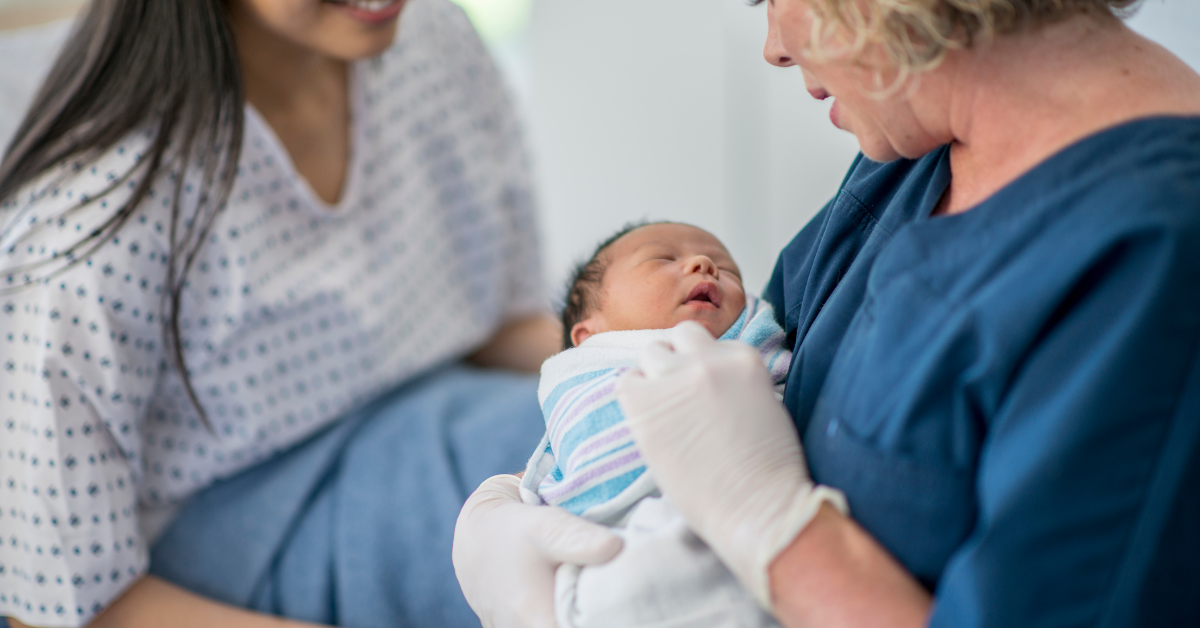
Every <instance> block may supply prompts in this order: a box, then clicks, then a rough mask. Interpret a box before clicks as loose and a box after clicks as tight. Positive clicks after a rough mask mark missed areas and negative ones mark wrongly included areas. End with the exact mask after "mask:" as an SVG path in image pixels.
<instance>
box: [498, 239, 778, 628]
mask: <svg viewBox="0 0 1200 628" xmlns="http://www.w3.org/2000/svg"><path fill="white" fill-rule="evenodd" d="M686 320H691V321H695V322H697V323H699V324H701V325H702V326H704V327H705V329H707V330H708V331H709V333H711V334H712V335H713V336H714V337H716V338H719V339H720V340H730V341H740V342H745V343H747V344H750V345H751V346H754V347H756V348H758V349H759V352H760V354H761V355H762V357H763V362H764V364H765V365H766V366H767V369H768V370H769V371H770V373H771V376H772V379H773V381H774V382H775V383H776V384H777V385H780V386H781V385H782V382H783V381H784V380H785V379H786V377H787V369H788V366H789V365H790V363H791V352H790V351H788V350H787V349H785V348H783V341H784V333H783V330H782V329H781V328H780V327H779V325H778V323H776V321H775V317H774V313H773V312H772V311H771V308H770V306H769V305H767V304H766V303H764V302H762V301H759V300H758V299H756V298H755V297H753V296H750V295H747V294H746V293H745V290H744V289H743V288H742V281H741V276H740V273H739V271H738V267H737V265H736V264H735V263H734V261H733V258H732V257H731V256H730V254H729V252H728V251H727V250H726V249H725V247H724V246H723V245H722V244H721V242H720V241H719V240H717V239H716V237H714V236H713V235H712V234H709V233H708V232H706V231H704V230H702V229H699V228H697V227H693V226H690V225H683V224H676V223H654V224H648V225H642V226H636V227H628V228H626V229H625V230H623V231H621V232H620V233H618V234H616V235H614V236H613V237H611V238H609V239H608V240H607V241H606V242H604V243H603V244H601V245H600V247H598V248H597V250H596V252H595V254H594V255H593V256H592V259H590V260H589V261H588V262H586V263H584V264H582V265H581V266H580V267H579V268H578V269H577V271H576V273H575V276H574V277H573V278H572V281H571V285H570V289H569V292H568V295H567V300H566V307H565V308H564V312H563V336H564V338H563V343H564V345H565V346H566V350H565V351H563V352H562V353H560V354H558V355H556V356H554V357H552V358H550V359H549V360H547V361H546V363H545V364H543V365H542V378H541V383H540V385H539V387H538V400H539V402H540V403H541V406H542V413H543V416H544V417H545V419H546V436H545V437H544V438H543V439H542V442H541V444H540V445H539V446H538V449H537V451H536V452H535V453H534V455H533V457H532V458H531V459H530V461H529V464H528V466H527V467H526V471H525V476H524V478H523V479H522V483H521V495H522V498H523V499H524V501H525V502H527V503H532V504H549V505H553V506H560V507H562V508H565V509H567V510H568V511H570V512H572V513H574V514H577V515H580V516H582V517H585V518H587V519H590V520H592V521H595V522H597V523H602V524H606V525H610V526H614V527H615V528H616V529H617V531H618V533H619V534H621V535H622V537H624V539H625V549H624V550H623V551H622V553H621V554H620V555H618V556H617V558H615V559H614V560H613V561H612V562H610V563H608V564H606V565H601V566H597V567H588V568H584V569H580V568H578V567H575V566H572V565H564V566H563V567H561V568H560V569H559V571H558V574H557V577H556V579H557V584H556V587H557V591H556V600H555V610H556V614H557V615H558V622H559V625H560V628H608V627H613V628H615V627H622V628H627V627H633V626H651V625H653V626H659V625H664V624H669V625H670V626H697V627H699V626H705V627H710V626H730V627H734V626H737V627H757V626H775V625H776V624H775V622H774V620H773V619H771V617H770V616H769V615H768V614H767V613H765V612H764V611H762V610H761V609H760V608H759V606H758V605H757V604H756V602H755V601H754V599H753V598H752V597H751V596H750V594H749V593H747V592H746V591H745V590H744V589H743V588H742V587H741V585H740V584H739V583H738V582H737V580H736V579H735V578H734V576H733V575H732V574H731V573H730V572H729V571H728V570H727V569H726V568H725V567H724V565H723V564H721V562H720V561H719V560H718V559H717V558H716V556H715V555H713V554H712V552H711V551H709V550H708V548H707V547H706V546H705V545H704V543H703V541H701V540H700V539H699V538H698V537H696V536H695V535H694V534H693V533H692V532H691V531H690V530H689V529H688V528H687V524H686V522H684V520H683V518H682V516H680V515H679V514H678V513H677V512H676V511H675V509H674V508H673V507H671V506H670V504H669V503H667V502H666V501H664V500H663V499H662V497H661V496H660V495H659V492H658V488H657V487H656V486H655V484H654V480H653V478H652V477H651V474H650V473H648V472H647V470H646V466H645V464H644V463H643V461H642V459H641V455H640V453H639V452H638V450H637V447H636V445H635V443H634V442H633V438H632V436H631V434H630V433H629V430H628V428H627V427H626V425H625V421H624V415H623V414H622V413H621V409H620V407H619V406H618V404H617V401H616V397H615V387H616V381H617V377H618V376H619V375H620V374H621V373H622V372H623V371H625V370H626V369H628V368H630V367H632V366H633V365H634V363H635V360H636V357H637V354H638V353H639V351H640V350H641V349H642V348H643V347H645V346H646V345H647V344H648V343H651V342H655V341H660V340H664V339H665V338H666V332H667V330H669V329H670V328H672V327H674V326H675V325H677V324H679V323H681V322H683V321H686ZM697 429H703V426H701V425H698V426H697Z"/></svg>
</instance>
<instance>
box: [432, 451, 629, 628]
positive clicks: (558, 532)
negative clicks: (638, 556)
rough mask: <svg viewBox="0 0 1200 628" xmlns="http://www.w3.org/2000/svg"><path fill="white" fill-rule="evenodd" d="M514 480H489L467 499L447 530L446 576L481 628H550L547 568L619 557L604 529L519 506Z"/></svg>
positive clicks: (550, 573) (617, 543)
mask: <svg viewBox="0 0 1200 628" xmlns="http://www.w3.org/2000/svg"><path fill="white" fill-rule="evenodd" d="M520 485H521V480H520V478H518V477H517V476H515V475H497V476H494V477H492V478H489V479H487V480H486V481H484V483H483V484H480V485H479V488H478V489H476V490H475V492H474V493H472V494H471V496H470V497H469V498H467V503H466V504H464V505H463V508H462V512H460V513H459V515H458V522H457V523H456V524H455V526H454V549H453V551H452V552H451V557H452V560H453V561H454V574H455V575H456V576H457V577H458V584H459V586H461V587H462V590H463V595H464V596H466V598H467V603H468V604H470V605H471V609H472V610H474V611H475V613H476V614H477V615H479V619H480V620H481V621H482V622H483V625H484V628H554V626H555V625H556V624H555V619H554V570H555V569H556V568H557V567H558V565H560V564H562V563H571V564H575V565H595V564H600V563H604V562H607V561H608V560H610V559H612V557H614V556H616V555H617V553H618V552H620V551H621V546H622V542H621V538H620V537H618V536H617V535H615V534H613V533H612V532H611V531H609V530H608V528H605V527H604V526H601V525H597V524H595V523H592V522H590V521H587V520H586V519H581V518H579V517H576V516H575V515H572V514H571V513H569V512H567V511H566V510H563V509H562V508H556V507H549V506H531V505H528V504H524V503H522V502H521V494H520V490H519V487H520Z"/></svg>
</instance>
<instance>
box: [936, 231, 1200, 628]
mask: <svg viewBox="0 0 1200 628" xmlns="http://www.w3.org/2000/svg"><path fill="white" fill-rule="evenodd" d="M1151 222H1152V221H1146V224H1143V225H1141V226H1139V227H1138V228H1137V229H1136V230H1129V231H1128V233H1127V234H1126V235H1125V236H1123V237H1121V238H1117V239H1114V240H1112V241H1110V242H1108V243H1107V245H1106V246H1105V247H1104V248H1103V249H1102V250H1100V251H1099V252H1098V254H1097V255H1096V256H1095V258H1094V260H1093V261H1092V262H1091V263H1090V265H1089V266H1088V267H1087V268H1086V272H1083V273H1081V274H1080V275H1079V279H1078V280H1077V281H1076V282H1075V284H1074V286H1073V288H1072V290H1071V291H1070V292H1069V293H1068V294H1067V295H1065V297H1064V298H1063V300H1062V302H1061V304H1060V305H1059V306H1058V308H1057V311H1056V312H1055V314H1054V317H1053V318H1052V319H1051V320H1050V321H1049V322H1048V323H1047V327H1046V328H1045V329H1043V330H1042V331H1041V333H1040V335H1039V338H1038V340H1037V342H1036V343H1035V344H1034V345H1033V348H1032V349H1031V350H1030V351H1029V353H1028V355H1027V357H1026V358H1025V359H1024V360H1023V362H1022V365H1021V367H1020V368H1019V369H1018V371H1017V372H1016V374H1015V375H1014V377H1013V379H1012V381H1011V385H1010V387H1009V389H1008V390H1007V391H1006V392H1005V394H1004V397H1003V402H1002V404H1001V406H1000V408H999V411H998V412H997V413H996V415H995V416H994V417H992V418H991V419H990V421H991V425H990V427H989V430H988V437H987V440H986V441H985V443H984V447H983V450H982V452H981V454H980V458H979V464H978V472H977V479H976V491H977V500H978V504H977V513H978V515H977V521H976V523H975V526H974V529H973V532H972V533H971V534H970V536H969V537H968V539H967V540H966V542H965V543H964V544H963V545H962V546H961V547H960V548H959V549H958V550H957V551H956V553H955V554H954V555H953V556H952V557H951V560H950V561H949V563H948V565H947V567H946V569H945V571H944V572H943V574H942V577H941V579H940V584H939V587H938V590H937V591H936V598H937V603H936V605H935V608H934V611H933V615H932V619H931V622H930V625H931V626H936V627H942V626H947V627H949V626H954V627H956V628H961V627H971V626H1024V627H1029V628H1033V627H1037V626H1122V627H1125V626H1128V627H1134V626H1183V625H1200V598H1197V596H1196V590H1197V583H1200V542H1197V531H1200V508H1198V507H1197V504H1198V503H1200V500H1198V498H1197V492H1196V491H1197V490H1198V487H1200V363H1198V355H1200V316H1198V315H1197V313H1198V312H1200V293H1197V291H1196V287H1197V286H1200V254H1198V252H1197V251H1196V250H1195V245H1194V243H1195V242H1197V241H1200V237H1198V236H1200V234H1197V233H1196V232H1195V231H1196V229H1195V227H1194V226H1192V227H1186V226H1185V227H1179V226H1177V225H1176V226H1169V227H1165V228H1164V227H1162V226H1161V225H1155V224H1150V223H1151ZM1192 222H1193V224H1194V221H1192ZM1189 583H1190V584H1189ZM1168 598H1170V599H1168Z"/></svg>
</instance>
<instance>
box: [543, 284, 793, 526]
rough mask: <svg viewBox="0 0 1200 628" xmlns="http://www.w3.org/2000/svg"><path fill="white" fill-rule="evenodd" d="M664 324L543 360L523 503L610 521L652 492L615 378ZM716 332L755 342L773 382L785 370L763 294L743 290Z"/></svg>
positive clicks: (661, 336) (662, 333) (602, 337)
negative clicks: (542, 429)
mask: <svg viewBox="0 0 1200 628" xmlns="http://www.w3.org/2000/svg"><path fill="white" fill-rule="evenodd" d="M668 331H669V330H665V329H647V330H638V331H614V332H606V333H602V334H596V335H594V336H592V337H590V338H588V339H587V340H586V341H584V342H583V343H582V344H580V346H578V347H576V348H574V349H568V350H566V351H564V352H562V353H560V354H558V355H556V356H554V357H552V358H550V359H549V360H547V361H546V362H545V364H543V365H542V379H541V383H540V384H539V386H538V401H539V402H540V403H541V406H542V415H543V417H544V418H545V420H546V435H545V436H544V437H543V438H542V442H541V444H540V445H538V448H537V451H535V452H534V454H533V457H532V458H530V459H529V464H528V465H527V466H526V469H525V477H524V478H523V479H522V482H521V496H522V499H523V500H524V501H525V502H526V503H531V504H551V505H554V506H561V507H563V508H565V509H567V510H568V511H570V512H572V513H574V514H577V515H580V516H583V517H586V518H588V519H591V520H592V521H596V522H599V523H604V524H608V525H617V524H619V523H620V521H621V519H622V518H623V517H624V515H625V514H626V513H627V512H628V511H629V509H630V508H631V507H632V506H633V505H634V504H636V503H637V502H638V500H640V499H641V498H643V497H646V496H649V495H657V494H658V488H657V487H656V486H655V485H654V482H653V480H652V479H651V478H650V476H649V475H648V474H646V465H645V464H644V463H643V462H642V458H641V454H640V452H638V450H637V447H636V446H634V442H633V437H632V435H631V434H630V433H629V429H628V427H627V426H626V425H625V417H624V415H623V414H622V413H621V409H620V407H619V406H618V405H617V399H616V384H617V377H618V376H620V374H621V373H622V372H624V371H625V370H626V369H628V368H630V367H632V366H633V365H634V363H635V360H636V358H637V354H638V351H640V350H641V349H642V348H643V347H645V346H646V345H647V344H648V343H651V342H654V341H661V340H666V339H667V332H668ZM721 340H737V341H740V342H745V343H746V344H749V345H751V346H753V347H757V348H758V350H759V352H760V353H761V354H762V357H763V363H764V364H766V366H767V369H768V370H769V371H770V373H771V377H772V381H774V382H775V384H776V385H777V386H781V385H782V384H783V382H784V380H785V379H786V378H787V372H788V368H789V367H790V366H791V351H788V350H787V349H786V348H784V346H783V340H784V333H783V330H782V329H780V327H779V324H778V323H776V322H775V315H774V312H773V311H772V310H771V306H770V305H769V304H767V303H766V302H764V301H760V300H759V299H757V298H754V297H752V296H749V295H747V297H746V309H745V311H743V312H742V314H741V316H740V317H739V318H738V320H737V321H736V322H735V323H734V324H733V326H732V327H730V328H729V331H727V332H725V334H724V335H723V336H721Z"/></svg>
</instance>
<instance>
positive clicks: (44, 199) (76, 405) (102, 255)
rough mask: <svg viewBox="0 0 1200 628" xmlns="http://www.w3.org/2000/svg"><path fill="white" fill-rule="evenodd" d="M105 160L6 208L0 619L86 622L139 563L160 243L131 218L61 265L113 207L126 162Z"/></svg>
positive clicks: (0, 345) (156, 361) (0, 269)
mask: <svg viewBox="0 0 1200 628" xmlns="http://www.w3.org/2000/svg"><path fill="white" fill-rule="evenodd" d="M121 150H122V151H123V150H124V149H123V148H122V149H121ZM107 165H108V166H112V167H113V169H111V170H110V169H109V168H108V167H106V165H105V162H104V161H103V160H102V162H101V165H99V166H98V167H97V168H95V169H94V170H91V171H85V172H81V173H79V174H78V175H77V176H72V177H69V178H68V179H67V180H66V181H61V182H58V183H54V184H51V185H50V186H49V187H48V188H46V190H45V194H42V195H39V197H38V198H36V199H27V200H25V201H23V202H22V204H21V205H20V206H14V204H10V206H9V207H7V208H6V209H5V212H4V214H3V216H4V218H5V219H6V220H8V221H9V222H8V224H7V227H8V230H7V231H6V233H5V239H4V241H3V249H2V250H0V284H2V285H3V287H4V290H3V291H2V292H0V368H2V369H3V377H0V434H2V436H0V531H2V535H3V538H2V543H0V616H3V615H8V616H12V617H16V618H17V619H19V620H21V621H22V622H24V623H26V624H29V625H34V626H81V625H85V624H87V623H88V622H89V621H91V619H92V618H93V617H94V616H95V615H96V614H97V613H98V612H99V611H101V610H102V609H103V608H104V607H105V606H106V605H108V604H109V603H110V602H111V601H112V600H114V599H115V598H116V597H118V596H119V595H120V594H121V592H122V591H124V590H125V588H126V587H128V586H129V585H131V584H132V583H133V582H134V581H136V579H137V578H138V577H139V576H141V575H142V574H143V573H145V571H146V568H147V561H148V559H147V548H146V545H145V542H144V541H143V539H142V535H141V534H140V532H139V526H138V520H137V501H138V489H137V486H138V478H139V475H140V463H141V461H140V451H139V450H140V446H141V445H140V439H139V437H138V431H139V425H140V418H141V415H142V413H143V410H144V408H145V407H146V405H147V403H148V399H149V397H150V395H151V394H152V393H153V389H154V385H155V382H156V380H157V377H158V374H159V372H160V368H161V365H162V360H163V351H162V347H161V340H160V338H161V333H162V328H161V326H160V321H159V312H158V309H159V299H160V297H161V290H162V286H161V276H162V274H163V273H162V269H163V265H162V263H161V247H160V246H159V242H157V241H156V240H155V239H154V238H153V237H146V235H145V234H146V233H153V227H152V226H148V225H146V224H145V222H146V219H145V218H144V217H142V215H140V214H137V213H135V214H134V216H133V217H132V218H131V220H132V221H133V227H132V228H129V229H126V230H124V231H123V232H122V236H121V237H119V238H112V239H110V240H107V241H104V242H102V243H101V247H100V249H99V250H97V251H96V252H95V253H94V254H93V255H91V256H90V257H88V258H86V259H85V260H84V261H80V262H78V263H76V264H74V265H68V264H67V263H65V262H66V258H67V257H68V254H67V253H65V251H69V250H70V246H71V245H72V244H74V243H76V242H78V241H79V238H80V236H79V234H86V233H89V232H90V231H91V230H92V229H94V228H95V227H96V226H98V225H99V224H101V223H102V222H103V220H104V219H105V218H106V217H107V216H110V215H111V210H112V208H113V206H114V205H116V204H119V203H120V200H119V199H120V198H121V196H122V193H121V190H122V189H124V184H120V183H119V179H120V175H119V174H118V173H119V172H121V171H122V170H121V169H120V167H121V165H122V161H121V160H120V159H117V160H115V161H113V160H110V161H109V162H107ZM124 165H128V164H127V163H126V164H124ZM114 183H116V184H118V188H117V191H116V192H114V193H112V194H110V195H109V196H107V197H104V198H101V199H96V200H93V201H92V202H91V203H90V204H87V205H86V206H84V207H82V208H77V207H75V206H77V205H78V204H79V201H80V200H81V198H82V197H84V196H86V195H87V194H88V193H89V192H95V191H96V190H97V189H100V190H103V188H105V187H106V186H109V185H112V184H114ZM18 223H19V224H18ZM139 223H140V224H139Z"/></svg>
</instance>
